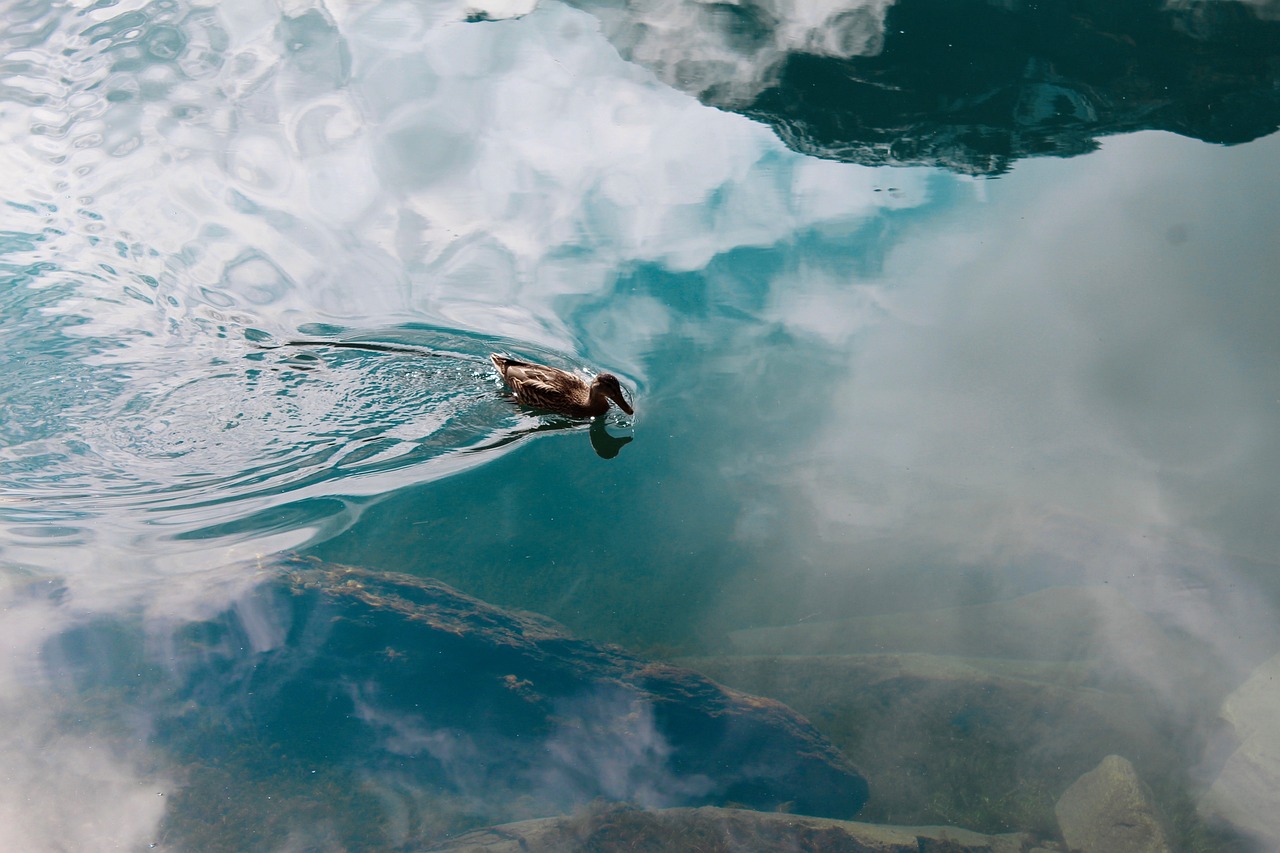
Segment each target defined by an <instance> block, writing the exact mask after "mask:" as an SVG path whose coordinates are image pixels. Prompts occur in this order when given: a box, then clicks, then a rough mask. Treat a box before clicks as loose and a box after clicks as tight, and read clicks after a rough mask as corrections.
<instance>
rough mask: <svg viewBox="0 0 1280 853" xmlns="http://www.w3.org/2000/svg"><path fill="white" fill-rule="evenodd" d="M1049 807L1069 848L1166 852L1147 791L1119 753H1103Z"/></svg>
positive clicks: (1085, 852)
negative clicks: (1052, 806)
mask: <svg viewBox="0 0 1280 853" xmlns="http://www.w3.org/2000/svg"><path fill="white" fill-rule="evenodd" d="M1054 811H1055V812H1056V814H1057V816H1058V826H1059V828H1060V829H1061V830H1062V837H1063V840H1064V841H1066V842H1067V847H1068V848H1069V849H1071V850H1072V851H1079V853H1170V848H1169V842H1168V841H1167V840H1166V838H1165V833H1164V829H1163V828H1162V827H1161V826H1160V820H1159V818H1158V817H1157V812H1156V807H1155V803H1154V801H1153V800H1152V797H1151V791H1150V790H1149V789H1148V788H1147V786H1146V785H1145V784H1143V782H1142V780H1141V779H1140V778H1138V773H1137V771H1136V770H1134V768H1133V764H1132V763H1130V762H1129V760H1128V759H1126V758H1122V757H1120V756H1119V755H1108V756H1107V757H1106V758H1104V759H1102V761H1101V762H1100V763H1099V764H1098V766H1097V767H1095V768H1094V769H1092V770H1090V771H1089V772H1088V773H1085V774H1084V775H1083V776H1081V777H1080V778H1079V779H1077V780H1076V781H1075V782H1074V783H1073V784H1072V785H1071V787H1069V788H1067V790H1066V791H1065V792H1064V793H1063V794H1062V797H1061V798H1060V799H1059V800H1058V804H1057V806H1056V807H1055V809H1054Z"/></svg>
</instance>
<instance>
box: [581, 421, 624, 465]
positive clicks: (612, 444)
mask: <svg viewBox="0 0 1280 853" xmlns="http://www.w3.org/2000/svg"><path fill="white" fill-rule="evenodd" d="M590 435H591V447H592V449H594V450H595V452H596V455H597V456H599V457H600V458H601V459H613V458H614V457H615V456H617V455H618V454H619V453H621V452H622V448H623V446H624V445H626V444H627V443H629V442H630V441H631V440H632V437H631V436H629V435H618V436H614V435H610V434H609V430H608V429H607V428H606V427H605V423H604V418H596V419H595V420H593V421H592V422H591V432H590Z"/></svg>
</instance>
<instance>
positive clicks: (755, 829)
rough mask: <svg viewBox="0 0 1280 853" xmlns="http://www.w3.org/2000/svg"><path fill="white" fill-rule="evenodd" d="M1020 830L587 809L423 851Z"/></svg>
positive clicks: (1013, 844)
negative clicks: (580, 812) (976, 829)
mask: <svg viewBox="0 0 1280 853" xmlns="http://www.w3.org/2000/svg"><path fill="white" fill-rule="evenodd" d="M1033 843H1034V841H1033V839H1032V838H1031V837H1030V836H1028V835H1026V834H1023V833H1010V834H1005V835H983V834H981V833H977V832H971V831H969V830H967V829H959V828H957V827H949V826H929V827H905V826H877V825H875V824H870V823H855V822H853V821H839V820H824V819H822V818H813V817H802V816H799V815H790V814H776V813H775V814H768V813H764V812H753V811H744V810H739V809H722V808H711V807H704V808H698V809H664V810H660V811H644V810H640V809H636V808H627V807H625V806H611V807H605V808H594V809H591V810H588V811H587V812H585V813H583V814H579V815H574V816H572V817H555V818H545V819H542V820H528V821H521V822H520V823H509V824H506V825H503V826H494V827H489V828H487V829H480V830H475V831H473V832H468V833H466V834H465V835H462V836H459V837H458V838H456V839H453V840H451V841H448V842H445V843H442V844H438V845H436V846H435V847H431V848H429V851H430V853H462V851H468V853H576V851H588V850H589V851H592V853H611V851H619V853H621V851H633V850H661V851H664V853H685V851H690V853H692V851H698V853H737V851H744V850H761V851H763V850H769V851H802V850H812V851H825V853H921V851H939V853H941V851H945V853H1024V851H1034V850H1042V851H1045V853H1048V851H1049V850H1050V849H1053V848H1045V847H1040V848H1034V847H1033Z"/></svg>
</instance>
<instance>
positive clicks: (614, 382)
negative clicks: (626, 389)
mask: <svg viewBox="0 0 1280 853" xmlns="http://www.w3.org/2000/svg"><path fill="white" fill-rule="evenodd" d="M597 388H599V389H600V391H601V392H603V393H604V395H605V396H606V397H608V398H609V399H610V400H612V401H613V402H615V403H617V404H618V408H619V409H622V411H624V412H626V413H627V414H628V415H634V414H635V410H634V409H632V408H631V404H629V403H628V402H627V398H626V397H624V396H622V383H620V382H618V377H616V376H614V375H613V374H612V373H601V374H600V375H599V376H597V377H596V379H595V381H594V382H592V383H591V389H592V390H593V391H594V390H595V389H597Z"/></svg>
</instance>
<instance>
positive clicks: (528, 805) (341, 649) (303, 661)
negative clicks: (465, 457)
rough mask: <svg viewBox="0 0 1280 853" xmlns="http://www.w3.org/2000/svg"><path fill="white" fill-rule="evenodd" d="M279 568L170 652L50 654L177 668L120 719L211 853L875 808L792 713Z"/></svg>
mask: <svg viewBox="0 0 1280 853" xmlns="http://www.w3.org/2000/svg"><path fill="white" fill-rule="evenodd" d="M267 568H268V569H270V570H271V572H272V575H271V577H270V579H268V580H266V581H265V582H263V583H261V584H260V585H258V586H257V587H256V588H254V589H253V590H252V591H251V592H249V593H248V594H247V595H245V596H243V597H242V598H241V599H240V600H239V601H237V602H236V603H235V605H234V606H232V607H230V608H228V609H227V610H225V611H224V612H221V613H218V614H217V615H215V616H213V617H212V618H208V619H205V620H201V621H195V622H187V623H184V624H182V625H179V626H176V627H172V628H171V629H170V631H169V633H168V634H166V635H165V636H150V637H148V638H147V639H146V640H145V641H138V640H130V639H129V637H130V636H131V635H129V634H128V632H127V631H122V630H121V629H120V626H118V625H114V624H112V625H101V624H99V625H93V626H89V627H86V628H83V629H80V630H79V631H77V632H72V633H70V634H66V635H63V636H62V637H61V638H60V639H59V640H57V641H55V643H53V644H52V646H51V647H50V648H49V649H47V650H46V652H47V656H48V659H49V661H50V663H51V664H52V665H54V666H56V667H57V668H58V669H59V670H60V671H73V670H76V669H77V667H79V668H80V669H81V670H82V671H83V672H84V673H85V677H86V678H90V677H92V678H94V679H97V680H100V679H98V673H99V671H100V667H98V666H97V664H96V656H97V651H96V650H97V649H100V648H102V647H103V645H104V643H112V644H114V645H116V646H120V645H121V644H122V643H135V644H136V645H143V646H145V647H146V650H138V651H137V652H136V655H135V653H134V652H127V653H126V651H127V650H126V651H122V652H121V653H120V655H118V656H119V657H122V658H128V659H131V660H132V659H133V658H134V657H147V656H150V657H151V659H152V660H153V661H163V665H159V664H152V665H147V664H139V666H138V669H139V671H141V670H142V669H143V668H144V667H145V668H146V669H147V671H148V672H150V673H151V675H150V676H148V678H150V679H151V682H150V683H149V685H148V686H147V687H145V688H144V689H140V692H139V694H138V695H136V696H132V697H123V699H122V701H121V702H119V703H118V704H120V705H126V704H127V705H130V706H132V707H145V708H147V709H148V713H150V714H152V717H151V719H150V720H149V721H148V722H147V726H148V727H149V728H150V729H151V731H153V732H154V735H153V737H152V740H153V742H154V743H155V744H156V745H157V746H158V747H160V748H161V749H163V750H164V751H165V752H166V753H167V754H169V755H170V756H172V757H173V759H174V761H175V763H177V764H179V765H181V767H182V775H183V777H184V779H185V784H184V786H183V789H182V790H181V791H178V792H175V793H174V795H173V796H172V797H171V800H170V801H171V802H172V804H173V808H174V814H175V815H180V817H178V819H179V820H181V821H184V822H185V825H183V826H178V827H171V829H172V831H173V832H174V834H175V835H178V836H181V837H184V838H185V839H186V840H188V841H190V842H191V844H190V845H189V846H190V847H191V848H192V849H196V848H199V849H213V848H212V847H211V846H210V845H211V844H212V842H210V841H209V838H210V837H213V836H217V835H218V833H219V832H220V831H221V830H219V829H218V827H219V826H220V825H223V824H226V823H227V822H229V821H241V822H243V823H246V824H253V825H254V826H255V833H256V835H257V837H258V838H259V839H262V840H264V841H265V840H267V839H271V838H275V839H280V838H282V837H286V836H287V837H289V838H291V839H293V840H295V841H297V840H298V839H300V838H301V839H304V840H305V839H306V838H311V837H312V836H313V835H314V834H315V832H314V831H313V827H314V826H318V825H321V824H322V823H323V824H324V825H325V826H327V827H328V829H326V830H325V832H326V833H327V835H326V838H331V839H336V841H335V842H334V843H338V844H340V845H341V844H345V845H347V846H348V847H351V846H355V847H362V849H369V847H370V845H374V844H383V843H407V842H411V841H414V840H418V841H422V840H430V839H432V838H437V837H439V836H440V834H441V832H443V831H447V830H450V829H453V828H456V827H458V826H474V825H477V824H484V823H493V822H497V821H503V820H508V821H509V820H517V819H520V818H524V817H534V816H540V815H546V814H560V813H564V812H567V811H570V810H572V809H573V808H575V807H576V806H579V805H581V804H583V803H586V802H590V801H592V800H593V799H595V798H604V799H608V800H626V801H631V802H636V803H640V804H642V805H645V806H650V807H667V806H697V805H707V804H735V805H745V806H749V807H752V808H759V809H766V810H772V809H778V808H788V809H791V810H794V811H796V812H801V813H806V814H815V815H822V816H831V817H851V816H853V815H854V814H856V813H857V812H858V810H859V809H860V808H861V807H862V804H863V803H864V801H865V800H866V798H867V783H866V781H865V780H864V779H863V777H862V776H861V775H860V774H859V772H858V771H857V770H856V769H855V768H854V767H853V766H852V765H851V764H850V763H849V762H848V760H846V759H845V758H844V757H843V756H842V755H841V754H840V752H839V751H838V750H837V749H836V748H835V747H834V746H832V745H831V743H830V742H828V741H827V740H826V739H825V738H823V737H822V736H821V735H820V734H818V732H817V731H816V730H815V729H814V728H813V727H812V726H811V725H810V724H809V723H808V722H807V721H806V720H804V719H803V718H802V717H800V716H799V715H798V714H796V713H795V712H794V711H792V710H790V709H789V708H787V707H786V706H784V705H782V704H781V703H779V702H776V701H774V700H771V699H763V698H760V697H756V696H751V695H748V694H745V693H740V692H738V691H736V690H732V689H729V688H725V687H721V686H720V685H718V684H716V683H714V682H712V681H710V680H709V679H707V678H705V677H704V676H701V675H698V674H697V673H695V672H693V671H691V670H688V669H683V668H680V667H676V666H671V665H666V664H660V663H653V662H649V661H645V660H642V659H640V658H638V657H636V656H634V655H631V654H629V653H627V652H625V651H623V650H622V649H620V648H617V647H611V646H604V645H600V644H596V643H592V642H588V641H586V640H580V639H576V638H574V637H572V636H570V635H569V634H568V633H567V632H566V631H565V630H564V629H563V628H562V627H560V626H559V625H558V624H556V623H554V622H551V621H550V620H547V619H545V618H542V617H539V616H536V615H533V614H529V613H517V612H512V611H508V610H503V609H500V608H498V607H494V606H492V605H489V604H485V603H484V602H481V601H478V600H476V599H474V598H471V597H469V596H466V595H464V594H462V593H460V592H458V591H457V590H454V589H452V588H450V587H448V586H446V585H444V584H442V583H439V582H436V581H432V580H426V579H421V578H415V577H409V576H405V575H393V574H386V573H379V572H373V571H367V570H362V569H353V568H346V567H340V566H333V565H328V564H323V563H318V562H313V561H308V560H305V559H301V558H297V557H288V558H284V559H282V560H280V561H279V562H278V563H277V564H274V565H271V566H268V567H267ZM133 672H134V670H133V669H130V670H129V672H128V673H123V672H122V673H121V680H125V679H124V675H132V674H133ZM99 686H100V684H98V683H93V682H89V681H86V683H85V684H84V685H82V687H84V688H97V687H99ZM129 689H131V690H133V689H136V688H132V687H131V688H129ZM268 801H269V802H268ZM179 806H181V807H179ZM450 811H452V813H453V814H454V818H453V819H445V818H441V814H443V813H446V812H450ZM206 812H207V813H206ZM300 833H301V835H300ZM308 843H317V844H319V843H320V842H319V841H314V840H313V842H308ZM324 843H325V844H328V843H329V842H328V841H325V842H324ZM268 846H269V845H268Z"/></svg>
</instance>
